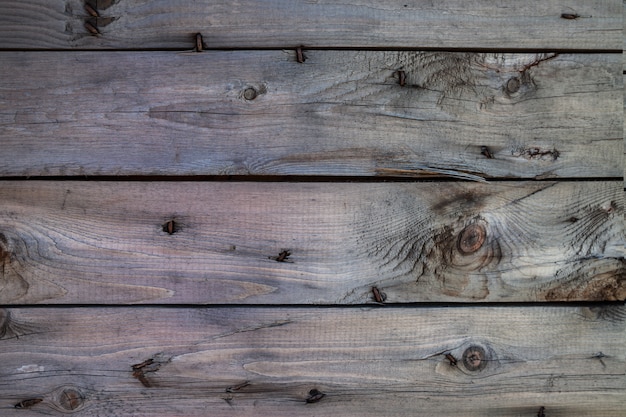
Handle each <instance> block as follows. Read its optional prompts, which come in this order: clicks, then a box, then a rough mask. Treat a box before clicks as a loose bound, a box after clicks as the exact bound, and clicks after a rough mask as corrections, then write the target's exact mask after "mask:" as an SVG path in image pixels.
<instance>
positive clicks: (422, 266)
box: [0, 179, 626, 304]
mask: <svg viewBox="0 0 626 417" xmlns="http://www.w3.org/2000/svg"><path fill="white" fill-rule="evenodd" d="M622 184H623V183H622V180H621V179H620V180H619V181H618V180H616V181H591V182H584V181H576V182H502V183H497V184H482V183H477V182H450V181H448V182H422V183H395V184H392V183H256V182H237V183H231V182H214V183H205V182H145V183H144V182H83V181H70V182H62V181H3V182H0V201H1V202H2V204H1V205H0V260H1V262H2V263H1V264H0V274H1V275H0V303H2V304H31V303H32V304H36V303H76V304H83V303H84V304H93V303H95V304H128V303H164V304H171V303H192V304H196V303H200V304H205V303H206V304H363V303H373V302H375V297H374V296H373V287H377V288H378V289H379V290H380V291H382V292H384V293H386V296H387V299H386V302H387V303H407V302H422V301H445V302H448V301H456V302H459V301H460V302H484V301H496V302H509V301H511V302H512V301H530V302H534V301H574V300H586V301H599V300H624V299H626V260H625V259H624V255H625V253H624V222H623V216H624V201H623V191H622ZM170 221H174V223H173V224H170V223H169V222H170Z"/></svg>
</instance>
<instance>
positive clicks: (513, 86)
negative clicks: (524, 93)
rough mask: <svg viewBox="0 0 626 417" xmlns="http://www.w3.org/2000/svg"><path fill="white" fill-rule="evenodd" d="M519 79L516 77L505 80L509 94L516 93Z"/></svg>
mask: <svg viewBox="0 0 626 417" xmlns="http://www.w3.org/2000/svg"><path fill="white" fill-rule="evenodd" d="M520 85H521V83H520V80H519V78H517V77H513V78H509V80H508V81H507V82H506V87H505V88H506V92H507V93H509V94H513V93H517V92H518V91H519V88H520Z"/></svg>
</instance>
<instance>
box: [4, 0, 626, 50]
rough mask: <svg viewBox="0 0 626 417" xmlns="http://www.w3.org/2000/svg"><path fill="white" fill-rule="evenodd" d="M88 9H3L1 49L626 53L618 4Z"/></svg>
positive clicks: (138, 1) (38, 2) (187, 4)
mask: <svg viewBox="0 0 626 417" xmlns="http://www.w3.org/2000/svg"><path fill="white" fill-rule="evenodd" d="M427 3H429V4H427ZM84 4H85V2H84V1H79V0H68V1H64V2H61V1H47V0H28V1H22V0H5V1H3V2H1V3H0V48H13V49H42V48H50V49H68V48H89V49H93V48H115V49H146V48H150V49H163V48H179V49H186V48H191V47H192V45H193V36H194V35H195V33H197V32H201V33H202V34H203V35H204V37H205V39H206V44H207V46H208V47H211V48H257V47H259V48H284V47H290V46H297V45H300V44H304V45H307V46H314V47H349V48H362V47H369V48H387V49H394V48H429V47H430V48H498V49H501V48H507V49H509V50H515V49H528V48H535V49H536V48H540V49H546V48H547V49H577V50H580V49H605V50H606V49H614V50H621V49H622V39H623V37H622V19H621V17H622V16H621V14H622V2H621V1H619V0H611V1H608V0H594V1H591V0H570V1H568V2H567V5H565V4H564V3H563V2H559V1H556V0H551V1H547V0H545V1H533V2H520V1H505V2H500V3H499V5H498V6H495V5H494V3H493V1H490V0H473V1H467V0H445V1H437V2H412V1H406V0H393V1H384V2H380V1H377V0H358V1H355V0H350V1H345V0H334V1H328V0H321V1H307V0H273V1H255V0H243V1H237V2H219V1H212V0H202V1H192V0H186V1H184V0H177V1H172V0H156V1H150V2H146V1H143V0H123V1H115V0H113V1H112V0H106V1H103V0H98V1H95V0H94V1H92V4H94V5H96V4H97V6H96V7H95V9H96V10H97V12H98V13H99V15H100V17H98V18H94V17H92V16H90V15H89V13H88V12H87V11H86V10H85V9H84ZM563 16H564V17H563ZM567 17H570V18H567ZM86 22H88V23H89V24H90V25H92V26H93V27H94V29H95V30H97V32H98V35H96V36H94V35H93V34H92V33H91V32H90V31H89V30H88V29H87V28H86V27H85V23H86Z"/></svg>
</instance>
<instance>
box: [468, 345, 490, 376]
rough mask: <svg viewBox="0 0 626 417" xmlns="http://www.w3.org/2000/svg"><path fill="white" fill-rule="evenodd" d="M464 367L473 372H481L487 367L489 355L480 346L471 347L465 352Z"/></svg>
mask: <svg viewBox="0 0 626 417" xmlns="http://www.w3.org/2000/svg"><path fill="white" fill-rule="evenodd" d="M463 366H464V367H465V369H467V370H468V371H471V372H479V371H482V370H483V369H485V367H486V366H487V353H486V352H485V349H483V348H482V347H480V346H476V345H473V346H470V347H468V348H467V349H465V352H463Z"/></svg>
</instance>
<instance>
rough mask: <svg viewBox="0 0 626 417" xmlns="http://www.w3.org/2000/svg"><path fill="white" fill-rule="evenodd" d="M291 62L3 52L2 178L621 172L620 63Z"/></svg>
mask: <svg viewBox="0 0 626 417" xmlns="http://www.w3.org/2000/svg"><path fill="white" fill-rule="evenodd" d="M295 55H296V54H295V52H294V51H292V50H285V51H257V52H252V51H235V52H204V53H175V52H146V53H132V52H2V53H0V57H1V59H0V74H2V77H1V78H0V143H1V144H2V152H1V153H0V175H2V176H41V175H44V176H45V175H51V176H56V175H87V176H92V175H226V174H232V175H339V176H373V175H385V176H402V175H410V176H426V177H430V176H433V175H444V176H445V175H452V176H460V177H468V176H470V177H471V176H472V175H474V176H479V177H500V178H552V177H553V178H562V177H583V178H588V177H603V178H607V177H615V178H617V177H619V178H621V177H622V175H623V167H624V161H623V151H622V143H623V132H622V129H623V127H622V121H623V94H622V78H623V76H622V74H621V63H620V62H621V61H620V59H621V55H619V54H591V55H585V54H551V53H547V54H482V53H460V52H459V53H448V52H408V51H405V52H351V51H305V55H306V57H307V60H306V61H305V62H304V63H302V64H300V63H298V62H296V56H295ZM399 71H403V72H404V75H403V77H404V86H401V85H400V80H399V77H400V74H401V73H400V72H399ZM246 97H247V98H248V99H246ZM484 146H486V147H487V148H486V149H487V151H485V150H484V149H485V148H483V147H484ZM473 178H476V177H473Z"/></svg>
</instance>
